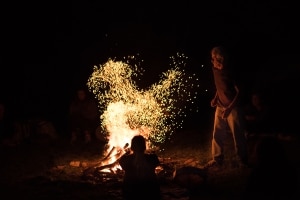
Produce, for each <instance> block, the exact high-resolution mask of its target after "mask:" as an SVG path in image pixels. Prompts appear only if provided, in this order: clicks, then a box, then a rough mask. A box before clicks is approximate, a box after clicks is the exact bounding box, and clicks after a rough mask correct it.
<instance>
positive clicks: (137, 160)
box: [119, 135, 161, 200]
mask: <svg viewBox="0 0 300 200" xmlns="http://www.w3.org/2000/svg"><path fill="white" fill-rule="evenodd" d="M130 148H131V150H132V151H133V153H132V154H125V155H123V156H122V157H121V158H120V160H119V164H120V166H121V167H122V169H123V170H124V171H125V174H124V180H123V190H122V191H123V198H124V199H126V200H129V199H132V200H135V199H149V200H150V199H151V200H152V199H155V200H159V199H161V194H160V186H159V182H158V179H157V175H156V173H155V168H156V167H157V166H158V165H159V163H160V162H159V159H158V157H157V155H156V154H148V153H145V151H146V141H145V138H144V137H143V136H142V135H137V136H134V137H133V138H132V140H131V146H130Z"/></svg>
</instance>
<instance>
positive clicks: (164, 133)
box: [87, 54, 199, 148]
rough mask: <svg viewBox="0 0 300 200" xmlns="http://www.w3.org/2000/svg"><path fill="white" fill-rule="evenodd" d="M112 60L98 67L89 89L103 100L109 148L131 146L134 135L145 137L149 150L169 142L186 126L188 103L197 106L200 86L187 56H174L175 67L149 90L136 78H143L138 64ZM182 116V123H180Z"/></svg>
mask: <svg viewBox="0 0 300 200" xmlns="http://www.w3.org/2000/svg"><path fill="white" fill-rule="evenodd" d="M134 59H135V57H133V56H132V57H129V58H128V59H127V60H126V61H116V60H113V59H108V61H107V62H106V63H104V64H103V65H100V66H99V67H98V66H94V69H93V73H92V74H91V76H90V77H89V79H88V82H87V86H88V88H89V90H90V91H92V92H93V94H94V95H95V97H96V98H97V100H98V101H99V107H100V109H101V110H102V112H101V113H102V114H101V116H100V121H101V128H102V129H103V131H104V132H105V133H106V139H107V141H108V146H109V147H123V146H124V144H126V143H128V144H130V140H131V139H132V137H133V136H134V135H137V134H141V135H143V136H144V137H145V138H146V139H147V141H148V143H147V145H148V148H153V147H156V146H157V145H158V144H161V143H163V142H165V140H166V139H168V138H169V137H170V136H171V135H172V134H173V132H174V130H176V129H177V128H180V127H181V126H182V123H183V120H182V117H183V118H184V116H185V110H186V106H187V105H186V104H187V103H194V102H193V101H194V100H195V98H196V92H195V90H193V88H195V87H199V86H198V85H197V78H196V77H195V75H187V74H186V73H185V70H184V69H183V68H184V67H185V65H186V63H185V59H187V58H186V57H185V56H184V55H179V54H177V56H176V57H171V60H172V62H171V64H170V65H171V66H172V67H171V68H170V69H169V70H167V71H166V72H164V73H162V75H161V77H160V80H159V81H158V82H157V83H153V84H152V85H151V86H150V87H148V88H146V89H141V88H139V87H138V85H137V83H136V81H135V80H134V79H133V78H134V77H137V78H138V77H139V76H141V75H143V69H142V68H141V67H140V66H139V65H137V64H129V63H130V61H133V60H134ZM179 117H181V120H179Z"/></svg>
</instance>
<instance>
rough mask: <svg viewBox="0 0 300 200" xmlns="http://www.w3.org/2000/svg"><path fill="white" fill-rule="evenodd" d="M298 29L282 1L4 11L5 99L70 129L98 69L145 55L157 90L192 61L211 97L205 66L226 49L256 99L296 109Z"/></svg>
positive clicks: (147, 80) (31, 6)
mask: <svg viewBox="0 0 300 200" xmlns="http://www.w3.org/2000/svg"><path fill="white" fill-rule="evenodd" d="M298 19H299V17H298V10H297V7H296V6H295V5H292V4H290V3H289V1H279V0H276V1H245V2H244V1H243V2H238V3H236V2H235V1H207V2H196V1H195V2H194V1H179V2H174V3H172V4H171V3H163V2H162V1H156V0H154V1H149V2H144V1H141V2H140V3H131V2H129V1H121V3H120V2H117V1H109V2H105V1H80V2H79V1H72V3H69V4H67V3H53V2H51V3H44V2H43V3H41V2H39V3H28V2H25V3H19V2H18V3H10V4H7V5H2V6H1V57H0V58H1V72H0V74H1V83H0V84H1V96H0V97H1V100H2V101H4V102H5V103H6V105H7V106H8V109H9V110H10V111H11V113H13V114H14V116H18V117H34V116H44V117H47V118H50V119H51V120H53V121H54V122H57V123H61V122H63V120H64V116H65V115H66V112H67V107H68V104H69V102H70V99H71V97H72V94H73V92H74V91H75V89H76V88H77V87H79V86H80V85H83V84H85V83H86V81H87V79H88V76H89V75H90V74H91V72H92V69H93V66H94V65H99V64H103V63H104V62H106V61H107V59H108V58H113V57H117V58H120V57H124V56H128V55H135V54H139V55H140V56H141V57H142V59H143V60H144V61H145V65H144V66H143V67H144V68H145V70H146V74H145V77H143V84H145V85H148V84H151V80H153V77H156V76H158V75H159V74H160V73H161V72H162V71H164V70H165V69H167V68H168V61H169V57H170V56H171V55H174V54H175V53H176V52H183V53H184V54H186V55H187V56H188V57H189V58H190V63H188V70H190V72H191V73H196V74H198V75H199V77H200V78H201V79H200V80H201V81H202V83H203V85H202V86H201V89H204V88H206V87H207V88H209V87H210V85H211V83H210V80H209V78H207V77H209V76H210V74H207V73H209V70H201V69H200V66H201V65H202V64H203V65H204V66H206V67H208V68H209V65H208V63H209V62H208V59H209V58H208V52H209V50H210V48H211V47H212V46H213V45H215V44H219V43H221V44H225V45H227V46H229V48H230V49H231V50H232V52H233V55H234V56H235V61H236V62H237V63H238V66H239V67H240V68H239V69H238V73H239V74H240V78H241V80H245V85H246V87H247V89H249V91H250V88H252V87H257V86H258V87H265V88H261V89H265V91H268V92H269V93H270V95H271V96H270V98H272V95H278V90H277V89H274V88H276V87H278V88H280V90H279V91H280V92H281V91H285V93H283V94H281V93H279V96H281V97H283V98H280V101H281V100H282V99H285V100H287V101H289V100H290V96H287V95H290V94H291V92H293V91H294V90H295V88H296V84H297V82H296V80H297V78H296V73H298V72H299V65H300V62H299V60H298V59H297V57H298V56H299V53H300V52H299V48H298V46H299V38H298V35H299V31H298ZM270 85H271V86H270ZM199 94H200V95H202V93H201V91H200V93H199ZM201 98H202V97H200V99H201ZM203 98H204V99H205V98H207V99H209V97H207V96H205V97H203ZM293 101H296V100H293ZM293 101H292V103H294V102H293ZM199 102H200V103H202V101H199ZM206 106H209V104H207V102H206V101H204V102H203V105H200V107H206Z"/></svg>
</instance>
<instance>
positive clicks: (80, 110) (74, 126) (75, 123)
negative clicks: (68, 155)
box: [69, 88, 100, 143]
mask: <svg viewBox="0 0 300 200" xmlns="http://www.w3.org/2000/svg"><path fill="white" fill-rule="evenodd" d="M88 94H89V93H88V91H87V90H85V89H84V88H80V89H78V90H77V93H76V97H75V99H74V100H73V101H72V102H71V105H70V110H69V117H70V119H69V120H70V129H71V134H72V138H71V143H74V142H75V141H76V140H77V139H78V137H79V136H81V135H83V138H84V142H85V143H89V142H90V141H91V137H92V133H94V132H95V130H96V128H97V126H98V124H99V123H98V121H99V119H100V114H99V110H98V106H97V103H96V101H95V99H93V98H92V97H90V96H89V95H88Z"/></svg>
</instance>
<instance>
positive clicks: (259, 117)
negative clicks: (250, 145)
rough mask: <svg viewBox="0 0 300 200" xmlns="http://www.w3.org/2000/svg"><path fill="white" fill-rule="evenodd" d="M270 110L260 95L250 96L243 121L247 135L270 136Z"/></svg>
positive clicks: (255, 93)
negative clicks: (244, 121) (244, 120)
mask: <svg viewBox="0 0 300 200" xmlns="http://www.w3.org/2000/svg"><path fill="white" fill-rule="evenodd" d="M270 117H271V116H270V108H269V106H268V105H267V104H266V103H265V101H264V99H263V98H262V96H261V94H259V93H257V92H254V93H252V94H251V99H250V102H249V103H248V104H247V105H246V107H245V119H246V126H247V131H248V133H249V134H252V135H256V134H270V132H271V128H270V127H271V124H270Z"/></svg>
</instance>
